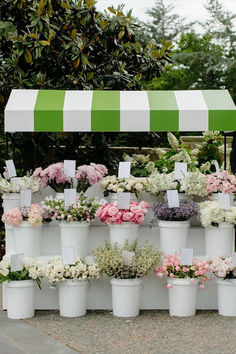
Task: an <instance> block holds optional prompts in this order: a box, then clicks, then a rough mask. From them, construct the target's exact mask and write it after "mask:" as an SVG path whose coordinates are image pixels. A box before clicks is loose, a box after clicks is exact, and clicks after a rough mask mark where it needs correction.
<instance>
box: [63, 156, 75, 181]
mask: <svg viewBox="0 0 236 354" xmlns="http://www.w3.org/2000/svg"><path fill="white" fill-rule="evenodd" d="M75 167H76V164H75V160H64V173H65V175H66V177H72V178H73V177H75Z"/></svg>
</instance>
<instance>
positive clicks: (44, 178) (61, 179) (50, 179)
mask: <svg viewBox="0 0 236 354" xmlns="http://www.w3.org/2000/svg"><path fill="white" fill-rule="evenodd" d="M33 176H34V177H36V178H38V179H40V181H41V183H42V185H43V187H46V186H47V185H48V186H50V187H52V188H53V189H54V190H55V191H56V192H63V191H64V189H65V188H70V187H71V178H69V177H66V175H65V173H64V163H63V162H58V163H54V164H52V165H50V166H48V167H47V168H45V169H44V170H43V169H42V167H38V168H36V170H35V171H34V173H33Z"/></svg>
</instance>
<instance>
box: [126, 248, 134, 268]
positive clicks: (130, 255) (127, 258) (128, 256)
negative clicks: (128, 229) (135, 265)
mask: <svg viewBox="0 0 236 354" xmlns="http://www.w3.org/2000/svg"><path fill="white" fill-rule="evenodd" d="M134 255H135V253H134V252H129V251H123V257H124V259H125V264H127V265H130V263H131V260H132V258H133V256H134Z"/></svg>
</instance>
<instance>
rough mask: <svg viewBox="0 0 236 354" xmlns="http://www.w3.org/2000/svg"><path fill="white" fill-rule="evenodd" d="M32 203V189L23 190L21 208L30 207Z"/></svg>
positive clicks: (21, 192)
mask: <svg viewBox="0 0 236 354" xmlns="http://www.w3.org/2000/svg"><path fill="white" fill-rule="evenodd" d="M31 201H32V191H31V189H23V190H21V191H20V207H21V208H24V207H30V206H31Z"/></svg>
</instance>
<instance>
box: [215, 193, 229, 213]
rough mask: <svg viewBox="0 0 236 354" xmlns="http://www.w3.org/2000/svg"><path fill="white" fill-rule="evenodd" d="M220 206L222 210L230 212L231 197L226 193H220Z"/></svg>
mask: <svg viewBox="0 0 236 354" xmlns="http://www.w3.org/2000/svg"><path fill="white" fill-rule="evenodd" d="M218 198H219V204H220V207H221V209H225V210H230V209H231V205H230V195H229V194H226V193H218Z"/></svg>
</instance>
